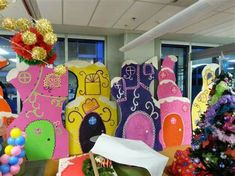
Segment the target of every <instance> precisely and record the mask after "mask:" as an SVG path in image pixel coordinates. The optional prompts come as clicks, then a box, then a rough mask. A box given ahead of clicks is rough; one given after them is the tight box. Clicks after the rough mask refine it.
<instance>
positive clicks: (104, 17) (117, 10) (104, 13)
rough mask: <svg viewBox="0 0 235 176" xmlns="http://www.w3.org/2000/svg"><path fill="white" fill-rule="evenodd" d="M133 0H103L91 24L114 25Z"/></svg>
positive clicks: (100, 25) (98, 25)
mask: <svg viewBox="0 0 235 176" xmlns="http://www.w3.org/2000/svg"><path fill="white" fill-rule="evenodd" d="M133 2H134V0H119V1H117V0H101V1H100V3H99V5H98V7H97V8H96V11H95V13H94V15H93V18H92V20H91V22H90V24H89V25H90V26H96V27H112V26H113V24H114V23H115V22H116V21H117V20H118V19H119V18H120V17H121V15H122V14H123V13H124V12H125V11H126V10H127V9H128V8H129V7H130V6H131V4H133Z"/></svg>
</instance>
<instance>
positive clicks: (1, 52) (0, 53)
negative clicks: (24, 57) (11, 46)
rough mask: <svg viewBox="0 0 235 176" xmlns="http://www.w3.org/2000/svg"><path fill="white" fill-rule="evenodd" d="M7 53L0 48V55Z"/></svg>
mask: <svg viewBox="0 0 235 176" xmlns="http://www.w3.org/2000/svg"><path fill="white" fill-rule="evenodd" d="M8 54H9V52H8V51H6V50H4V49H2V48H0V55H8Z"/></svg>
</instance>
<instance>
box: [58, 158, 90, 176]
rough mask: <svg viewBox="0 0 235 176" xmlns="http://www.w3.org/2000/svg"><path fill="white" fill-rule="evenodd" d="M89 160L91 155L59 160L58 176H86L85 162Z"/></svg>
mask: <svg viewBox="0 0 235 176" xmlns="http://www.w3.org/2000/svg"><path fill="white" fill-rule="evenodd" d="M88 158H89V154H84V155H81V156H73V157H70V158H63V159H60V160H59V167H58V173H57V174H56V176H85V175H84V173H83V171H82V166H83V162H84V161H85V160H86V159H88Z"/></svg>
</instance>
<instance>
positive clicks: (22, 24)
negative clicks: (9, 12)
mask: <svg viewBox="0 0 235 176" xmlns="http://www.w3.org/2000/svg"><path fill="white" fill-rule="evenodd" d="M16 26H17V29H18V30H19V31H22V32H24V31H27V30H29V28H30V27H31V26H32V23H31V22H30V21H29V20H28V19H26V18H19V19H18V20H17V21H16Z"/></svg>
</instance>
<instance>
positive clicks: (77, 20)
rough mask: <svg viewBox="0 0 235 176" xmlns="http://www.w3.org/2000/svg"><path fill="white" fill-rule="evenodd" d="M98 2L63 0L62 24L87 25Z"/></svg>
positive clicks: (90, 0) (92, 0)
mask: <svg viewBox="0 0 235 176" xmlns="http://www.w3.org/2000/svg"><path fill="white" fill-rule="evenodd" d="M97 3H98V0H64V24H69V25H81V26H86V25H88V23H89V21H90V18H91V16H92V14H93V12H94V10H95V7H96V5H97Z"/></svg>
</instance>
